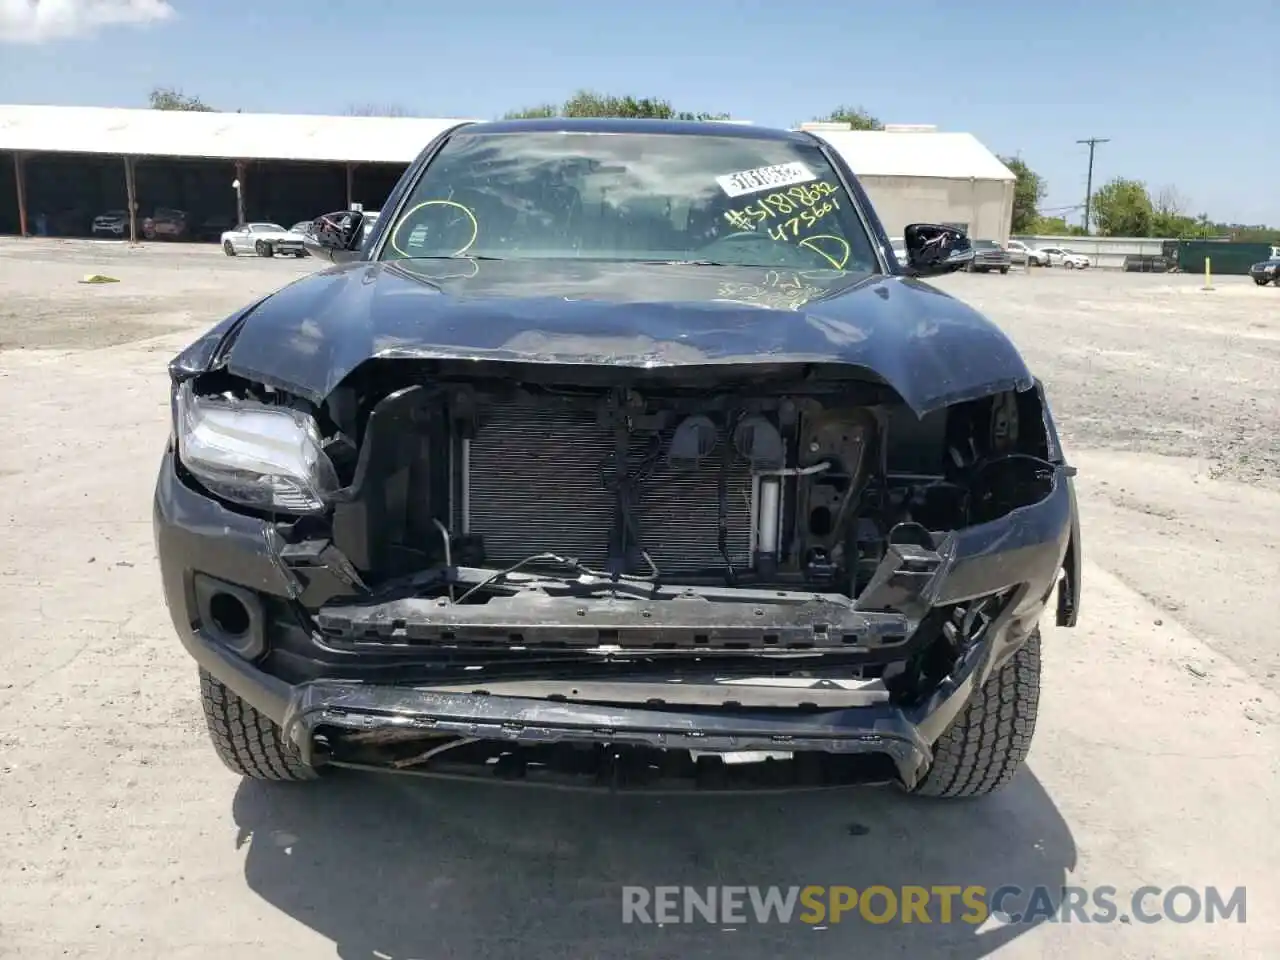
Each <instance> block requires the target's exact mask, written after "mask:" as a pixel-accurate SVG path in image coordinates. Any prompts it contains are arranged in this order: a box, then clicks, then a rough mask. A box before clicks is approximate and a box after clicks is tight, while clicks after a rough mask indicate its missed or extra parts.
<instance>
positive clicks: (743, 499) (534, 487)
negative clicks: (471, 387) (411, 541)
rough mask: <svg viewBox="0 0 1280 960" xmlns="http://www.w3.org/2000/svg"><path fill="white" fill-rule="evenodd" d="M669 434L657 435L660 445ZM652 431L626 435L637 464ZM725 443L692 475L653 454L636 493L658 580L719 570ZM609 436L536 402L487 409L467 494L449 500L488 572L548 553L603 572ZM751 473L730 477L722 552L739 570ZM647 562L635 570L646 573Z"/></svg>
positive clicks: (580, 414)
mask: <svg viewBox="0 0 1280 960" xmlns="http://www.w3.org/2000/svg"><path fill="white" fill-rule="evenodd" d="M668 440H669V434H666V435H662V436H660V437H659V442H660V443H662V444H663V447H662V449H663V451H664V452H665V443H666V442H667V441H668ZM653 442H654V440H653V435H652V434H649V433H637V434H635V435H634V436H633V437H632V441H631V453H630V454H629V458H630V460H631V466H632V467H633V468H634V467H635V466H637V465H638V462H639V461H640V459H641V458H642V457H643V455H644V453H645V452H646V451H648V450H650V449H651V448H652V444H653ZM727 443H728V437H725V436H722V437H721V438H720V447H719V448H718V449H717V450H716V451H715V453H714V454H713V456H712V458H711V459H710V460H709V461H707V463H706V464H705V465H704V466H703V467H701V468H699V469H697V470H684V469H681V470H676V469H674V468H672V467H671V466H669V465H668V464H667V463H666V460H665V458H659V459H658V461H657V464H656V466H655V467H654V468H653V469H652V470H651V471H650V472H649V474H648V476H647V477H646V478H645V479H643V480H641V481H639V482H638V483H637V484H636V485H635V487H634V488H633V496H632V508H633V513H634V516H635V517H636V519H637V520H638V522H639V524H640V532H641V537H642V544H643V546H644V547H645V549H646V550H647V551H648V553H649V556H650V557H651V558H652V559H653V561H654V563H655V564H656V565H657V567H658V569H659V570H660V571H661V572H662V573H663V574H664V575H667V574H673V573H674V574H679V573H680V572H682V571H683V572H686V573H687V572H689V571H692V570H698V569H722V568H723V567H724V556H723V554H722V553H721V550H720V544H719V536H720V534H719V530H720V513H719V495H720V486H719V485H720V473H721V467H720V457H721V452H722V451H723V449H724V445H725V444H727ZM613 445H614V438H613V435H612V432H611V430H610V429H609V428H608V427H605V426H602V425H600V424H599V423H598V422H597V419H596V417H595V415H594V414H592V413H591V412H588V411H575V410H566V409H562V408H557V407H552V406H539V405H536V404H533V403H527V402H524V403H517V402H512V403H503V404H498V405H495V406H492V407H489V408H487V409H486V410H485V411H484V416H483V420H482V425H481V427H480V429H479V430H478V431H477V433H476V436H475V438H474V439H473V440H472V441H471V444H470V456H469V461H470V463H469V471H468V472H469V475H470V484H469V491H468V496H467V497H458V498H455V517H454V529H455V530H459V529H462V510H463V509H464V507H463V505H464V503H468V504H469V517H470V532H471V534H473V535H477V536H480V537H482V538H483V540H484V545H485V555H486V562H487V563H488V564H489V565H491V566H503V565H510V564H513V563H516V562H517V561H519V560H521V559H523V558H525V557H527V556H529V555H530V554H534V553H540V552H543V551H549V552H552V553H559V554H563V555H567V556H572V557H577V558H578V559H579V560H581V561H582V562H583V563H585V564H587V565H589V566H592V567H595V568H597V569H604V567H605V565H606V563H607V562H608V546H609V537H610V533H611V531H612V530H613V526H614V518H615V501H614V496H613V494H612V493H611V492H610V491H609V489H608V488H607V486H606V476H607V473H608V471H609V469H610V460H611V452H612V450H613ZM751 489H752V484H751V471H750V467H749V466H748V465H747V463H746V462H745V461H742V460H740V459H738V458H736V456H735V458H734V460H733V461H731V464H730V466H729V468H728V470H727V472H726V484H725V491H726V507H727V510H726V519H727V533H728V536H727V547H728V555H729V558H730V561H731V562H732V563H733V565H734V566H735V568H737V569H745V568H747V567H748V566H749V565H750V562H751V550H752V546H753V540H752V520H751V518H752V504H751ZM647 569H648V568H647V565H643V564H642V565H641V566H639V567H636V568H635V569H634V572H636V573H642V572H646V571H647Z"/></svg>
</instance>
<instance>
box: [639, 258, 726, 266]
mask: <svg viewBox="0 0 1280 960" xmlns="http://www.w3.org/2000/svg"><path fill="white" fill-rule="evenodd" d="M631 262H633V263H643V264H647V265H649V266H663V267H747V266H750V264H747V263H721V262H720V261H719V260H634V261H631Z"/></svg>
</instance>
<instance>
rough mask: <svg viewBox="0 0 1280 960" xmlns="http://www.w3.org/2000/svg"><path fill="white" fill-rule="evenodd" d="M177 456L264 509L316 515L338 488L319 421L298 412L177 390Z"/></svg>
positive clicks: (214, 486) (226, 493)
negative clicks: (325, 450)
mask: <svg viewBox="0 0 1280 960" xmlns="http://www.w3.org/2000/svg"><path fill="white" fill-rule="evenodd" d="M174 418H175V421H176V431H177V435H178V457H179V459H180V460H181V461H182V464H183V466H185V467H186V468H187V469H188V470H189V471H191V473H192V474H193V475H195V477H197V478H198V479H199V480H200V482H201V483H203V484H204V485H205V486H206V487H208V488H209V490H210V491H211V492H213V493H216V494H218V495H219V496H222V497H225V498H226V499H228V500H233V501H235V502H236V503H242V504H244V505H245V506H249V507H257V508H259V509H262V510H276V511H282V512H285V513H317V512H319V511H322V510H324V509H325V502H326V499H327V497H328V495H329V494H330V493H332V492H333V491H334V490H336V489H337V488H338V477H337V473H336V472H335V471H334V469H333V463H332V462H331V461H330V460H329V458H328V456H326V454H325V452H324V450H323V449H322V448H321V438H320V428H319V427H318V426H317V424H316V422H315V419H314V418H312V417H310V416H308V415H307V414H305V413H300V412H298V411H297V410H290V409H288V408H285V407H268V406H264V405H261V404H256V403H250V402H235V401H227V400H222V399H217V398H210V397H197V396H195V394H194V393H193V391H192V389H191V382H190V381H187V382H186V383H184V384H182V386H180V387H179V388H178V392H177V396H176V397H175V409H174Z"/></svg>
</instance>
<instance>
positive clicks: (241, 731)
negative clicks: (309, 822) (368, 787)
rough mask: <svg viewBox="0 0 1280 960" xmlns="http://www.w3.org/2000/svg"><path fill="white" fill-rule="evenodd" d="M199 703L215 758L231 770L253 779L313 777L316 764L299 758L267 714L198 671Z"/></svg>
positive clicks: (207, 674)
mask: <svg viewBox="0 0 1280 960" xmlns="http://www.w3.org/2000/svg"><path fill="white" fill-rule="evenodd" d="M200 704H201V706H202V707H203V708H204V721H205V725H206V726H207V727H208V728H209V739H210V740H211V741H213V749H214V751H215V752H216V753H217V754H218V758H219V759H220V760H222V762H223V763H224V764H226V766H227V768H228V769H230V770H231V771H232V772H233V773H238V774H240V776H242V777H250V778H252V779H254V780H292V781H304V780H315V779H316V778H317V777H318V776H319V775H320V774H319V771H317V770H316V768H315V767H313V766H310V765H309V764H306V763H303V762H302V756H301V755H300V754H299V753H298V748H297V747H296V746H295V745H294V744H293V743H292V742H291V741H290V740H289V739H288V738H287V737H286V736H285V735H284V731H283V730H281V729H280V727H279V726H278V725H277V724H276V723H275V722H274V721H273V720H271V719H269V718H268V717H264V716H263V715H262V714H261V713H259V712H258V711H257V710H255V709H254V708H253V707H251V706H249V704H247V703H245V702H244V701H243V700H241V699H240V698H239V697H238V696H236V695H235V694H234V693H232V692H231V691H230V690H228V689H227V687H226V686H225V685H224V684H222V683H221V682H219V681H218V680H215V679H214V678H213V675H212V674H210V673H208V672H207V671H204V670H201V671H200Z"/></svg>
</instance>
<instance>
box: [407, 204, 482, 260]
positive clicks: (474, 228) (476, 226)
mask: <svg viewBox="0 0 1280 960" xmlns="http://www.w3.org/2000/svg"><path fill="white" fill-rule="evenodd" d="M423 207H454V208H456V209H458V210H461V211H462V212H463V214H464V215H465V216H466V218H467V219H468V220H469V221H471V239H470V240H468V241H467V242H466V243H464V244H463V245H462V246H461V247H460V248H459V249H458V250H456V251H454V252H453V253H451V254H448V256H451V257H460V256H462V255H463V254H464V253H466V252H467V251H468V250H470V249H471V247H472V245H473V244H474V243H475V242H476V237H478V236H479V235H480V222H479V221H478V220H476V215H475V214H474V213H472V212H471V208H470V207H468V206H465V205H464V204H461V203H458V202H457V201H456V200H424V201H423V202H422V203H420V204H418V205H417V206H416V207H413V208H412V209H410V210H408V211H407V212H406V213H405V215H404V216H403V217H401V218H400V222H399V223H398V224H396V228H395V230H393V231H392V232H391V249H392V250H394V251H395V252H396V253H398V254H400V256H402V257H405V258H406V259H411V258H410V255H409V254H408V253H406V252H405V251H404V250H402V249H401V248H400V244H399V243H397V242H396V241H397V240H398V239H399V237H400V231H401V230H403V229H404V225H405V224H406V223H408V222H409V221H410V220H411V219H412V218H413V215H414V214H415V213H417V212H418V211H419V210H421V209H422V208H423Z"/></svg>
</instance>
